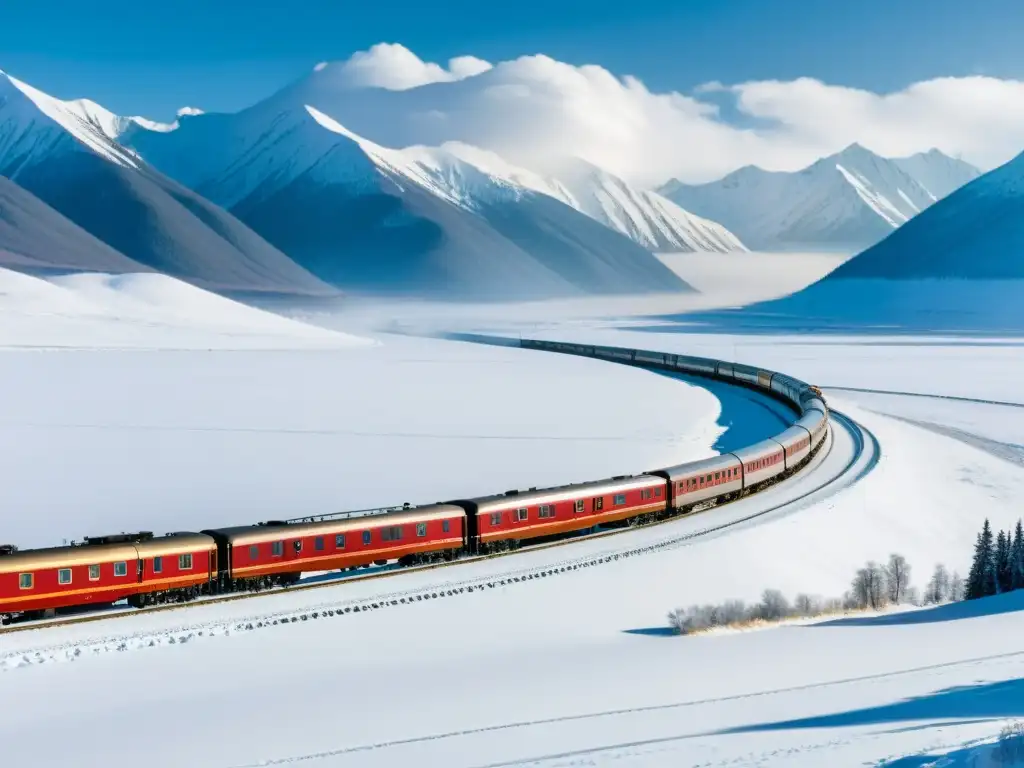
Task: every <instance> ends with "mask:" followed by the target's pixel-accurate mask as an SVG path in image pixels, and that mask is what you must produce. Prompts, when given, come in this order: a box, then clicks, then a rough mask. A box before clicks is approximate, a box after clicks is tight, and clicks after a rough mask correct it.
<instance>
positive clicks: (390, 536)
mask: <svg viewBox="0 0 1024 768" xmlns="http://www.w3.org/2000/svg"><path fill="white" fill-rule="evenodd" d="M401 538H402V526H400V525H392V526H389V527H387V528H381V531H380V540H381V541H399V540H400V539H401Z"/></svg>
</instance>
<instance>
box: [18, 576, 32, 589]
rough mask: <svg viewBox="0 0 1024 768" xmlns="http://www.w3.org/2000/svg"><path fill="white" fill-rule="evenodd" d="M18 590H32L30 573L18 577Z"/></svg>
mask: <svg viewBox="0 0 1024 768" xmlns="http://www.w3.org/2000/svg"><path fill="white" fill-rule="evenodd" d="M18 589H32V574H31V573H22V574H19V575H18Z"/></svg>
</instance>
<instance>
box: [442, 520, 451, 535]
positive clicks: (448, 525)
mask: <svg viewBox="0 0 1024 768" xmlns="http://www.w3.org/2000/svg"><path fill="white" fill-rule="evenodd" d="M451 528H452V521H451V520H442V521H441V530H442V531H444V532H445V533H448V532H449V531H450V530H451Z"/></svg>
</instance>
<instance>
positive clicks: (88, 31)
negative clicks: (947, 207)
mask: <svg viewBox="0 0 1024 768" xmlns="http://www.w3.org/2000/svg"><path fill="white" fill-rule="evenodd" d="M5 6H6V7H5V8H4V11H3V21H2V24H0V68H2V69H5V70H7V71H8V72H10V73H11V74H14V75H16V76H18V77H21V78H22V79H24V80H27V81H28V82H30V83H32V84H33V85H36V86H37V87H40V88H42V89H43V90H45V91H48V92H50V93H52V94H53V95H55V96H59V97H62V98H73V97H79V96H88V97H89V98H92V99H94V100H96V101H98V102H100V103H101V104H103V105H104V106H107V107H108V108H110V109H112V110H114V111H115V112H118V113H121V114H142V115H146V116H149V117H152V118H155V119H165V118H168V117H169V116H170V115H171V114H173V112H174V110H175V109H177V108H178V107H179V106H183V105H186V104H190V105H196V106H200V107H202V108H204V109H208V110H235V109H239V108H241V107H244V106H247V105H248V104H251V103H253V102H255V101H257V100H258V99H260V98H262V97H263V96H266V95H268V94H269V93H270V92H272V91H273V90H275V89H276V88H278V87H280V86H281V85H283V84H285V83H286V82H288V81H290V80H292V79H294V78H296V77H300V76H301V75H302V74H303V73H304V72H306V71H307V70H308V69H309V68H310V67H311V66H312V65H313V64H315V63H316V62H318V61H322V60H331V59H342V58H346V57H347V56H348V55H349V54H350V53H352V52H353V51H355V50H360V49H365V48H368V47H369V46H370V45H372V44H374V43H377V42H382V41H386V42H398V43H402V44H403V45H405V46H406V47H408V48H410V49H412V50H413V51H414V52H416V53H417V54H418V55H419V56H420V57H421V58H423V59H426V60H431V61H441V62H444V61H447V59H448V58H450V57H452V56H455V55H460V54H472V55H475V56H479V57H481V58H484V59H488V60H490V61H498V60H501V59H507V58H512V57H515V56H518V55H521V54H527V53H546V54H548V55H550V56H553V57H555V58H557V59H561V60H564V61H568V62H571V63H574V64H584V63H594V64H601V65H603V66H605V67H607V68H608V69H610V70H611V71H612V72H614V73H616V74H618V75H623V74H633V75H636V76H638V77H639V78H640V79H641V80H643V81H644V82H645V83H647V85H648V86H649V87H651V88H652V89H655V90H668V89H677V90H683V91H687V90H689V89H691V88H692V87H693V86H695V85H697V84H699V83H702V82H707V81H710V80H719V81H722V82H727V83H731V82H740V81H745V80H752V79H772V78H778V79H792V78H795V77H799V76H804V75H807V76H812V77H817V78H820V79H823V80H825V81H828V82H831V83H835V84H840V85H849V86H857V87H863V88H868V89H871V90H876V91H887V90H896V89H900V88H902V87H904V86H906V85H908V84H909V83H912V82H915V81H917V80H922V79H928V78H931V77H936V76H942V75H968V74H987V75H992V76H996V77H1007V78H1021V79H1024V53H1022V49H1024V45H1022V44H1021V42H1020V41H1021V34H1022V30H1024V2H1021V0H984V2H966V1H965V0H885V1H883V0H858V1H856V2H841V0H813V1H812V0H718V1H717V2H700V1H697V0H693V1H688V0H674V1H673V0H617V1H616V2H608V1H607V0H515V1H514V2H501V1H499V0H491V2H485V1H482V0H472V1H470V0H436V1H435V2H423V0H411V1H410V0H391V1H390V2H381V3H367V2H352V1H351V0H350V2H339V0H289V2H284V3H281V2H274V3H271V2H267V0H262V1H261V0H255V2H253V1H252V0H245V1H243V0H173V2H168V3H136V4H131V5H129V6H125V5H124V4H121V3H106V4H99V5H97V4H90V3H82V2H80V0H74V1H72V0H11V2H9V3H6V4H5Z"/></svg>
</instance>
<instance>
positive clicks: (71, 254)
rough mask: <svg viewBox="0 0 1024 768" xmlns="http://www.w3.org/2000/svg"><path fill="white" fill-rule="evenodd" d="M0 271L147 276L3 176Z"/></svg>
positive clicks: (0, 181) (0, 178)
mask: <svg viewBox="0 0 1024 768" xmlns="http://www.w3.org/2000/svg"><path fill="white" fill-rule="evenodd" d="M0 267H10V268H14V269H23V270H30V271H35V270H43V271H46V270H87V271H93V270H96V271H101V272H146V271H148V268H147V267H145V266H143V265H142V264H139V263H138V262H136V261H132V260H131V259H129V258H128V257H127V256H125V255H124V254H122V253H119V252H118V251H116V250H114V249H113V248H111V247H110V246H109V245H107V244H106V243H104V242H102V241H100V240H97V239H96V238H95V237H93V236H92V235H90V234H89V233H88V232H86V231H85V230H84V229H82V228H81V227H79V226H78V225H77V224H75V223H74V222H72V221H70V220H69V219H67V218H65V217H64V216H62V215H61V214H59V213H57V211H55V210H54V209H53V208H51V207H50V206H48V205H47V204H46V203H44V202H43V201H42V200H40V199H39V198H37V197H35V196H34V195H32V194H31V193H30V192H27V191H26V190H24V189H22V188H21V187H19V186H18V185H17V184H15V183H14V182H13V181H11V180H10V179H7V178H5V177H4V176H0Z"/></svg>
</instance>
